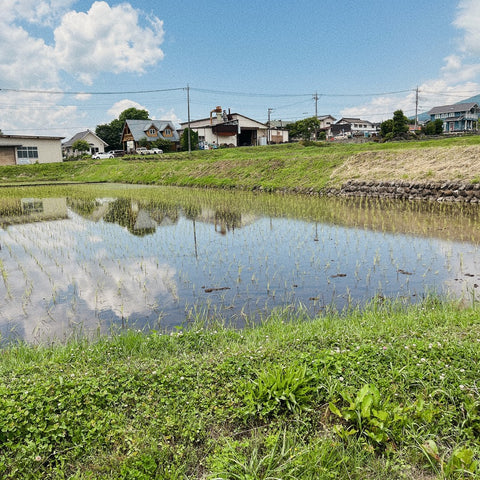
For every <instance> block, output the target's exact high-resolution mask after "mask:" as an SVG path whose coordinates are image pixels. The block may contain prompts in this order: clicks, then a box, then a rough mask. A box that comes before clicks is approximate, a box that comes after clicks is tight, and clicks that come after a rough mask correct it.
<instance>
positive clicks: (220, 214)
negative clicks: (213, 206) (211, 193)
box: [215, 209, 242, 234]
mask: <svg viewBox="0 0 480 480" xmlns="http://www.w3.org/2000/svg"><path fill="white" fill-rule="evenodd" d="M217 225H219V226H220V233H222V234H225V233H226V232H227V231H228V230H235V228H238V227H241V226H242V214H241V213H238V212H233V211H231V210H226V209H221V210H215V231H218V230H217Z"/></svg>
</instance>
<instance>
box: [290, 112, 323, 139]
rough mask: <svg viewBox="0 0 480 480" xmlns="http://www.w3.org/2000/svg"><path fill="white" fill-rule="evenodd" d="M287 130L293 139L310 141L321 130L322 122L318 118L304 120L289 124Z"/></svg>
mask: <svg viewBox="0 0 480 480" xmlns="http://www.w3.org/2000/svg"><path fill="white" fill-rule="evenodd" d="M286 128H287V130H288V133H289V135H290V137H291V138H301V139H303V140H310V139H311V138H312V137H313V136H314V135H315V132H317V131H318V129H319V128H320V120H319V119H318V118H317V117H309V118H304V119H303V120H298V121H297V122H295V123H290V124H288V125H287V126H286Z"/></svg>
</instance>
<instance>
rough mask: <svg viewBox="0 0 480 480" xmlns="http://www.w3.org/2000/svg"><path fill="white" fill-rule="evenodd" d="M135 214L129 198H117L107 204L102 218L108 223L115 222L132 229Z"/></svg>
mask: <svg viewBox="0 0 480 480" xmlns="http://www.w3.org/2000/svg"><path fill="white" fill-rule="evenodd" d="M135 218H136V215H135V213H134V212H133V209H132V202H131V200H127V199H126V198H118V199H117V200H114V201H113V202H111V203H110V204H109V205H108V209H107V211H106V212H105V215H104V216H103V220H104V221H105V222H108V223H116V224H117V225H120V226H121V227H125V228H127V229H128V230H129V231H132V230H133V226H134V225H135Z"/></svg>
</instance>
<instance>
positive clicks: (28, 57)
mask: <svg viewBox="0 0 480 480" xmlns="http://www.w3.org/2000/svg"><path fill="white" fill-rule="evenodd" d="M0 44H1V45H2V48H1V49H0V80H1V83H2V85H3V86H5V87H7V86H8V87H10V86H12V87H16V88H22V87H23V88H26V87H33V86H36V87H45V86H47V85H48V86H51V85H55V84H56V83H57V81H58V70H57V67H56V63H55V58H54V54H53V50H52V48H51V47H49V46H48V45H46V44H45V42H44V41H43V40H42V39H40V38H32V37H31V36H30V35H29V34H28V32H27V31H26V30H24V29H23V28H22V27H18V26H15V25H10V24H5V23H4V22H1V21H0Z"/></svg>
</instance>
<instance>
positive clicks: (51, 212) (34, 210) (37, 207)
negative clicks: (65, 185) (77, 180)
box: [0, 197, 68, 228]
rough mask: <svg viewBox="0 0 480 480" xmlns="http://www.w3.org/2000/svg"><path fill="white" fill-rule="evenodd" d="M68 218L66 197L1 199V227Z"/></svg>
mask: <svg viewBox="0 0 480 480" xmlns="http://www.w3.org/2000/svg"><path fill="white" fill-rule="evenodd" d="M67 218H68V210H67V199H66V198H65V197H59V198H3V199H2V200H0V228H6V227H8V226H9V225H20V224H25V223H32V222H44V221H51V220H64V219H67Z"/></svg>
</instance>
